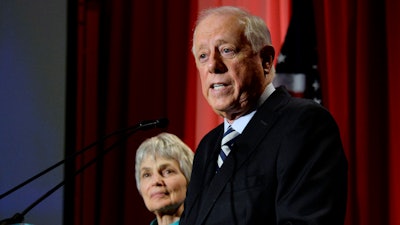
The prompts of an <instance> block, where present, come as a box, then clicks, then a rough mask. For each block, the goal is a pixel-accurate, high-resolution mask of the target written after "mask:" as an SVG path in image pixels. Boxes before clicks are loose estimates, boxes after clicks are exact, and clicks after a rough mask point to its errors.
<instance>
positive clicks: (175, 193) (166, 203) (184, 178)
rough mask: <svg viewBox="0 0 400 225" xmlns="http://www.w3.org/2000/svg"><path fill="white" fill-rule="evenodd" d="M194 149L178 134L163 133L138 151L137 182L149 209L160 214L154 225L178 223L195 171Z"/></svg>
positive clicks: (141, 146) (136, 163) (136, 162)
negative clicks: (192, 174) (193, 164)
mask: <svg viewBox="0 0 400 225" xmlns="http://www.w3.org/2000/svg"><path fill="white" fill-rule="evenodd" d="M192 163H193V151H192V150H191V149H190V148H189V147H188V146H187V145H186V144H185V143H184V142H183V141H182V140H181V139H179V138H178V137H177V136H176V135H174V134H170V133H165V132H164V133H160V134H158V135H157V136H154V137H152V138H149V139H147V140H145V141H144V142H143V143H142V144H141V145H140V146H139V148H138V150H137V152H136V161H135V178H136V185H137V188H138V190H139V193H140V194H141V196H142V198H143V201H144V203H145V205H146V207H147V209H148V210H149V211H150V212H152V213H154V214H155V215H156V219H154V220H153V221H152V222H151V223H150V225H177V224H179V219H180V216H181V215H182V212H183V202H184V200H185V197H186V189H187V185H188V183H189V180H190V174H191V172H192Z"/></svg>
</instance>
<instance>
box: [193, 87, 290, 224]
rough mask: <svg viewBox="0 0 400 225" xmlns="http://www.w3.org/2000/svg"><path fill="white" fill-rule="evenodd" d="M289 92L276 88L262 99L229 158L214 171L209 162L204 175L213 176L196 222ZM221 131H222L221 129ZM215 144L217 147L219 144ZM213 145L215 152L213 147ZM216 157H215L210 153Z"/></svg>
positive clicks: (265, 131)
mask: <svg viewBox="0 0 400 225" xmlns="http://www.w3.org/2000/svg"><path fill="white" fill-rule="evenodd" d="M289 97H290V95H289V94H288V93H287V92H286V91H284V90H283V89H281V88H277V90H276V91H275V92H274V93H273V94H272V95H271V96H270V97H269V98H268V99H267V100H266V102H264V104H263V105H262V106H261V107H260V108H258V109H257V113H256V114H255V115H254V117H253V118H252V119H251V120H250V122H249V124H248V125H247V126H246V128H245V129H244V131H243V133H242V134H241V137H239V139H238V140H237V142H236V144H235V147H234V149H233V150H232V152H231V154H230V155H229V156H228V158H227V159H226V160H225V161H224V165H223V166H222V167H221V169H220V170H219V172H218V173H217V174H215V175H214V174H213V173H215V171H213V170H211V169H210V167H212V166H210V167H209V169H208V172H207V176H213V177H212V178H211V182H210V183H209V184H210V185H209V186H208V188H207V191H206V193H205V195H204V196H203V197H202V198H203V201H204V202H203V206H202V210H201V211H200V212H199V217H198V220H197V221H198V222H200V223H198V224H202V223H203V222H204V220H205V218H206V216H207V214H208V213H209V212H210V210H211V209H212V207H213V205H214V203H215V202H216V201H217V199H218V197H219V195H220V194H221V192H222V191H223V189H224V188H225V186H226V184H227V183H228V182H229V180H230V179H231V178H232V176H233V175H234V173H235V172H236V171H237V170H238V169H239V168H240V167H241V166H242V165H243V164H244V163H245V161H246V160H247V159H248V158H249V156H250V155H251V154H252V153H253V152H254V151H255V150H256V149H257V146H258V144H259V142H260V141H261V140H262V139H263V137H264V136H265V135H266V133H268V131H269V130H270V128H271V127H272V124H273V123H274V122H275V120H276V118H277V117H278V115H279V113H278V111H279V108H280V107H281V106H282V105H284V104H286V103H287V101H288V99H289ZM222 132H223V131H222ZM220 142H221V137H220V138H219V139H218V141H217V143H218V144H220ZM218 144H217V145H216V146H217V147H216V148H217V150H218V151H219V147H218V146H219V145H218ZM217 150H216V149H214V153H213V154H214V155H215V151H217ZM210 158H211V159H215V162H210V163H216V157H214V156H213V157H210Z"/></svg>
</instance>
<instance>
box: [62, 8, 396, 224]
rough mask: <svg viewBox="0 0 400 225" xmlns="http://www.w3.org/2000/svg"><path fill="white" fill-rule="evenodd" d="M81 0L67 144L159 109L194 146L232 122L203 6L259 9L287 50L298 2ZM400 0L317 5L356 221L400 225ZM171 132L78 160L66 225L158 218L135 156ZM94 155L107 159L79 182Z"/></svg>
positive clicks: (326, 97) (79, 143)
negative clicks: (200, 50) (197, 27)
mask: <svg viewBox="0 0 400 225" xmlns="http://www.w3.org/2000/svg"><path fill="white" fill-rule="evenodd" d="M78 3H79V4H78ZM71 4H72V3H71ZM74 4H75V11H74V10H72V12H75V13H70V17H69V20H68V21H71V22H75V27H73V26H71V27H70V28H69V32H72V33H71V34H75V35H70V36H69V37H70V38H69V42H68V44H69V47H68V50H69V58H68V68H69V71H68V81H69V82H68V87H67V88H68V102H67V121H68V123H67V147H68V148H67V150H71V149H76V150H79V149H81V148H83V147H84V146H86V145H88V144H89V143H92V142H93V141H95V140H98V139H99V138H101V137H102V136H104V135H105V134H107V133H110V132H112V131H114V130H117V129H120V128H124V127H127V126H130V125H133V124H135V123H137V122H139V121H140V120H143V119H156V118H159V117H167V118H169V119H170V126H169V127H168V128H167V129H164V130H167V131H169V132H172V133H175V134H177V135H178V136H180V137H181V138H183V139H184V140H185V141H186V142H187V143H188V144H189V146H191V147H192V148H193V150H194V149H195V147H196V145H197V143H198V141H199V139H200V138H201V137H202V135H204V134H205V133H206V132H207V131H208V130H210V129H212V128H213V127H214V126H216V125H217V124H218V123H220V122H221V119H220V118H219V117H217V116H215V114H214V113H213V112H212V111H211V110H210V108H209V107H208V105H207V104H206V103H205V102H204V100H203V98H202V96H201V94H200V90H199V80H198V76H197V72H196V70H195V67H194V62H193V57H192V55H191V53H190V48H191V32H192V28H193V23H194V18H195V17H196V15H197V13H198V11H199V10H201V9H203V8H206V7H211V6H219V5H236V6H243V7H246V8H248V9H249V10H250V11H252V12H254V13H256V14H258V15H260V16H261V17H262V18H264V19H265V20H266V22H267V24H268V25H269V26H270V27H271V32H272V34H273V36H272V41H273V44H274V45H275V47H276V50H277V53H279V52H280V47H281V45H282V43H283V41H284V39H285V34H286V30H287V29H286V28H287V26H288V23H289V20H290V16H291V10H290V5H291V2H288V1H280V0H274V1H273V0H271V1H264V0H256V1H247V0H242V1H240V0H236V1H235V0H230V1H223V0H219V1H218V0H214V1H212V0H210V1H207V0H202V1H196V0H192V1H187V0H176V1H153V2H152V1H129V0H113V1H111V0H104V1H96V0H90V1H89V0H87V1H85V0H79V1H77V2H75V3H74ZM399 4H400V3H399V2H398V1H397V0H385V1H373V0H367V1H365V0H356V1H348V0H337V1H319V0H315V1H313V5H314V7H313V10H314V15H315V34H316V36H317V37H316V41H317V53H318V67H317V68H318V72H319V74H320V87H321V94H322V103H323V105H324V106H325V107H327V109H328V110H329V111H331V112H332V114H333V116H334V117H335V119H336V120H337V122H338V124H339V127H340V131H341V135H342V138H343V144H344V147H345V151H346V155H347V157H348V160H349V169H350V170H349V192H348V193H349V198H348V209H347V212H348V214H347V217H346V225H375V224H389V225H399V224H400V213H399V211H400V196H399V190H400V183H399V179H398V177H400V175H399V171H400V168H399V165H400V156H399V154H400V153H399V151H398V149H400V139H399V138H398V137H399V136H400V133H399V127H400V119H399V117H398V116H397V115H399V111H400V101H398V99H399V97H400V96H399V91H398V90H399V89H400V87H399V86H400V82H399V78H398V74H399V72H400V71H399V68H398V66H397V64H396V63H397V62H398V61H399V59H400V56H399V54H400V53H399V52H400V46H399V43H398V40H400V37H399V35H400V34H399V31H400V29H399V28H400V27H399V26H400V25H399V23H397V22H396V21H398V20H399V19H400V18H399V17H400V14H399V13H398V12H399V11H400V5H399ZM71 8H73V7H71ZM73 28H75V29H73ZM161 131H163V130H160V129H154V130H151V131H145V132H138V133H136V134H134V135H133V137H131V138H130V139H129V140H128V141H126V142H121V143H122V145H120V146H119V147H117V148H115V149H114V150H113V151H112V152H110V153H109V154H107V155H106V156H105V157H99V155H101V152H103V151H104V149H107V148H108V146H110V145H111V144H112V143H113V141H118V140H120V138H118V137H116V138H114V139H113V140H110V141H109V142H106V143H104V144H102V145H99V146H97V148H94V149H93V150H94V151H91V152H90V153H89V154H85V155H84V156H83V157H79V158H78V160H76V161H75V162H74V163H71V164H70V165H68V166H67V174H66V176H67V177H68V178H71V182H69V183H68V185H67V186H66V187H65V190H66V191H65V196H66V197H65V218H66V219H65V224H76V225H78V224H79V225H80V224H82V225H83V224H84V225H88V224H96V225H97V224H148V223H149V221H150V220H151V219H153V218H154V215H152V214H151V213H149V212H147V210H146V209H145V207H144V204H143V202H142V199H141V197H140V196H139V195H138V192H137V190H136V187H135V183H134V176H133V172H134V171H133V168H134V165H133V161H134V156H135V150H136V148H137V146H138V145H139V144H140V142H141V141H143V140H144V139H145V138H147V137H149V136H152V135H154V134H156V133H158V132H161ZM72 152H73V151H72ZM67 153H71V151H70V152H67ZM96 157H97V158H96ZM93 158H95V159H96V160H97V162H98V163H97V164H95V165H94V166H91V167H89V168H88V169H87V170H86V171H85V172H84V173H82V174H79V175H78V176H77V177H76V178H77V179H73V178H74V171H76V170H77V169H79V168H81V166H83V165H85V163H87V162H88V161H90V160H91V159H93Z"/></svg>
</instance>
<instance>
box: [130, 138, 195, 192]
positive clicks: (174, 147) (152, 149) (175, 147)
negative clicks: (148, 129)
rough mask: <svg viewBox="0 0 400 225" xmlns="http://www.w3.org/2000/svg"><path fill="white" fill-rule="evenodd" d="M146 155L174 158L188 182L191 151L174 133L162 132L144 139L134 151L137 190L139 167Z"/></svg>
mask: <svg viewBox="0 0 400 225" xmlns="http://www.w3.org/2000/svg"><path fill="white" fill-rule="evenodd" d="M148 156H150V157H154V158H155V157H161V158H164V159H173V160H176V161H177V162H178V163H179V167H180V170H181V171H182V173H183V175H184V176H185V178H186V181H187V183H189V181H190V175H191V173H192V165H193V156H194V153H193V151H192V150H191V149H190V148H189V146H187V145H186V144H185V143H184V142H183V141H182V140H181V139H180V138H179V137H177V136H176V135H174V134H171V133H166V132H163V133H160V134H158V135H156V136H154V137H151V138H148V139H146V140H145V141H144V142H142V144H141V145H140V146H139V147H138V149H137V151H136V160H135V179H136V186H137V188H138V190H139V192H140V167H141V164H142V162H143V160H144V159H145V158H147V157H148Z"/></svg>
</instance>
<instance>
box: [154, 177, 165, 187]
mask: <svg viewBox="0 0 400 225" xmlns="http://www.w3.org/2000/svg"><path fill="white" fill-rule="evenodd" d="M152 184H153V185H157V186H159V185H163V184H164V181H163V178H162V176H161V175H159V174H154V175H153V176H152Z"/></svg>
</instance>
